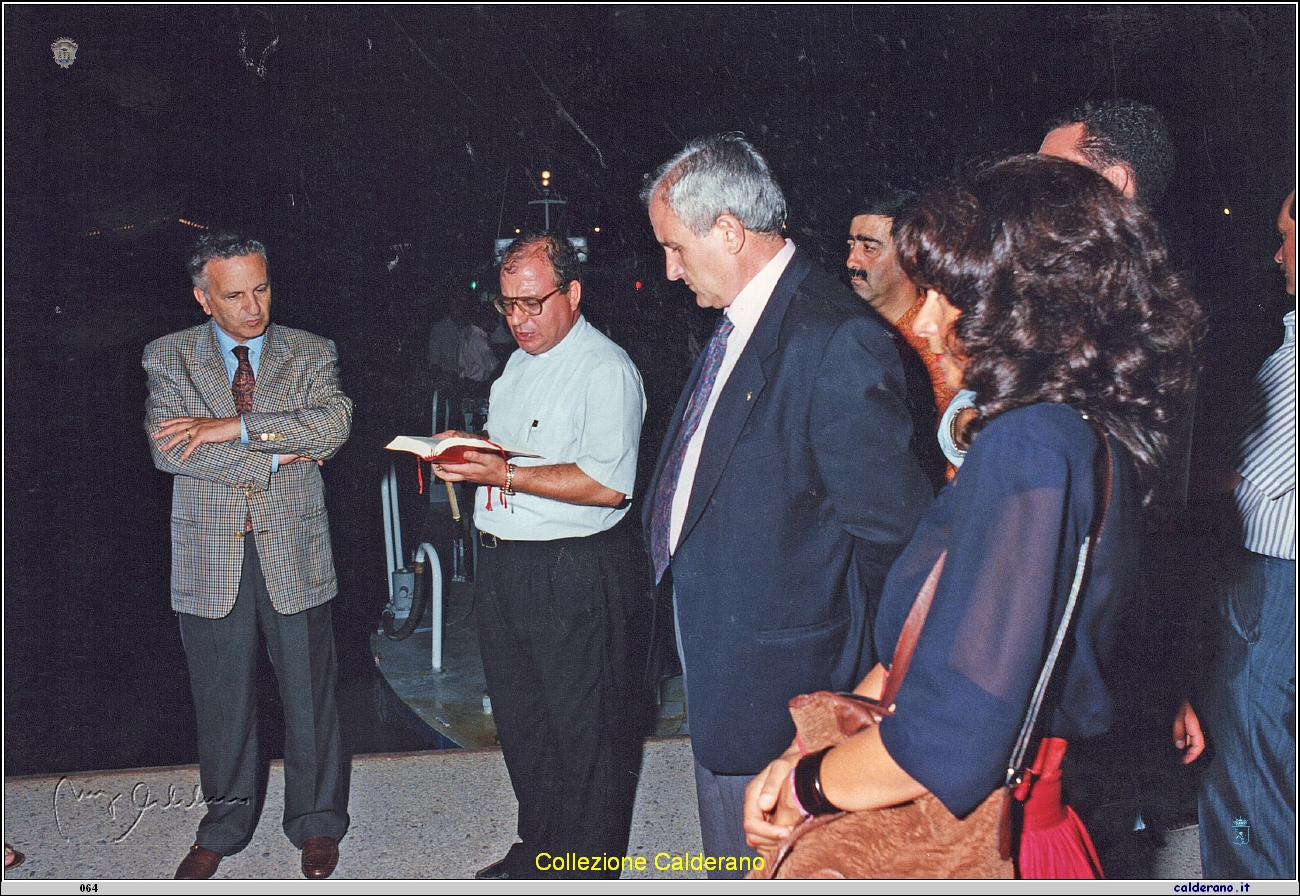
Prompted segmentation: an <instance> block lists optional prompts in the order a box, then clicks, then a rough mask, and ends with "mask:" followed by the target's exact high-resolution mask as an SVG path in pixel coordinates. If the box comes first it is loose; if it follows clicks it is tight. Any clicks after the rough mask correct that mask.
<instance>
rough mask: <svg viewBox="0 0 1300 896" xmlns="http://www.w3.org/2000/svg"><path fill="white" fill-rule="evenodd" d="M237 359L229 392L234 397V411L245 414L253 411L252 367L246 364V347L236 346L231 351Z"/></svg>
mask: <svg viewBox="0 0 1300 896" xmlns="http://www.w3.org/2000/svg"><path fill="white" fill-rule="evenodd" d="M231 351H233V352H234V353H235V357H236V358H238V359H239V366H238V367H237V368H235V379H234V381H233V382H231V384H230V391H231V393H232V394H233V395H234V396H235V410H236V411H238V412H239V413H241V414H247V413H248V412H249V411H251V410H252V409H253V386H254V385H255V382H256V381H255V380H254V379H253V365H252V364H250V363H248V346H246V345H237V346H235V347H234V348H233V349H231Z"/></svg>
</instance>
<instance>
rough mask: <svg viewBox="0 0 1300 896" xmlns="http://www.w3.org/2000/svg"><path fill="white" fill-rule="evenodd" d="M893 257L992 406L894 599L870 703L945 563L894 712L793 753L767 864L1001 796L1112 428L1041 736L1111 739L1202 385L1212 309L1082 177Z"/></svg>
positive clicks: (974, 187)
mask: <svg viewBox="0 0 1300 896" xmlns="http://www.w3.org/2000/svg"><path fill="white" fill-rule="evenodd" d="M896 244H897V246H898V253H899V259H900V262H901V264H902V267H903V269H904V271H905V272H906V273H907V275H908V277H910V278H911V279H912V281H913V282H915V283H916V284H917V286H919V287H920V288H922V289H924V290H925V291H926V301H925V304H924V306H923V308H922V311H921V313H920V315H918V317H917V320H916V322H915V324H914V328H915V330H916V332H917V333H918V335H921V336H923V337H925V338H927V339H929V341H930V347H931V349H932V350H933V351H934V353H935V354H936V355H937V356H938V358H939V362H940V364H941V366H942V367H943V369H944V372H945V374H946V375H947V380H948V385H949V386H951V387H952V388H954V389H956V388H959V387H963V386H964V387H966V388H969V389H973V390H974V391H975V392H976V393H977V394H978V396H979V399H978V409H979V413H980V416H979V420H978V422H977V423H976V424H975V425H974V431H975V435H974V438H973V441H972V443H971V446H970V448H969V451H968V453H967V456H966V462H965V464H964V465H963V466H962V468H961V470H960V472H959V473H958V474H957V477H956V478H955V479H954V480H953V482H952V483H951V484H950V485H949V486H948V487H947V488H945V489H944V490H943V491H942V492H941V493H940V495H939V496H938V498H937V499H936V500H935V502H934V504H933V505H932V506H931V508H930V510H929V511H928V512H927V514H926V516H925V517H924V519H922V521H921V523H920V525H919V526H918V528H917V530H916V533H915V535H914V536H913V538H912V540H911V542H910V543H909V545H908V547H907V548H906V549H905V550H904V552H903V553H902V555H900V557H899V558H898V560H897V561H896V562H895V564H894V566H893V567H892V569H891V570H890V573H889V577H888V579H887V581H886V583H885V587H884V592H883V595H882V597H881V602H880V611H879V615H878V617H877V620H876V626H875V633H876V635H875V636H876V649H877V651H878V653H879V655H880V656H881V657H882V664H881V665H879V666H877V667H876V668H875V669H874V670H873V671H872V672H871V673H870V674H869V675H868V676H867V677H866V679H864V680H863V682H862V683H861V684H860V685H859V686H858V688H857V689H856V690H857V693H859V694H862V695H864V696H869V697H872V698H879V697H880V695H881V693H882V689H883V686H884V683H885V680H886V676H887V671H886V670H887V669H888V668H889V666H890V665H891V663H892V662H893V659H894V657H893V654H894V649H895V645H896V643H897V642H898V639H899V634H900V631H901V630H902V629H903V624H904V619H905V617H906V616H907V614H908V612H909V610H910V609H911V607H912V604H913V601H914V599H915V598H916V595H917V593H918V592H919V591H920V590H921V588H922V585H923V583H924V582H925V580H926V577H927V575H928V574H929V573H930V571H931V569H932V567H934V565H935V562H936V560H938V558H939V557H940V555H941V554H942V553H943V552H944V551H947V558H946V564H945V565H944V566H943V567H942V574H941V576H940V577H939V579H938V586H937V590H936V591H935V593H934V598H933V603H932V605H931V608H930V611H929V615H928V617H927V619H926V621H925V623H924V628H923V629H922V630H921V633H920V637H919V639H918V641H917V642H916V647H915V652H914V654H913V655H912V658H911V664H910V667H909V669H908V671H907V674H906V677H905V678H904V680H903V683H902V685H901V687H899V689H898V692H897V695H896V698H895V701H894V706H895V707H896V712H895V713H894V714H892V715H887V716H885V717H884V718H883V719H882V720H880V722H879V724H877V725H875V726H873V727H870V728H868V729H866V730H864V731H862V732H861V733H859V734H857V735H855V736H853V737H851V738H849V739H847V740H845V741H843V742H841V743H840V744H839V745H838V746H835V747H833V748H831V749H829V750H828V751H824V752H821V753H810V754H809V755H808V756H806V757H802V756H801V750H800V749H799V747H798V741H796V745H795V746H792V747H791V749H790V751H788V752H787V753H786V754H785V755H783V756H781V757H780V758H778V759H776V760H774V761H773V762H772V763H771V764H770V765H769V766H768V767H767V769H765V770H764V771H763V772H761V773H759V775H758V776H757V777H756V778H755V779H754V781H753V782H752V783H751V785H750V787H749V790H748V792H747V794H746V802H745V828H746V831H747V833H748V838H749V842H750V843H751V845H753V846H755V847H756V848H759V849H760V850H771V849H772V848H773V847H774V846H775V845H776V844H777V843H778V842H779V841H780V840H781V839H782V838H784V837H786V836H787V835H788V834H789V833H790V831H791V829H792V825H793V824H794V823H796V822H797V821H799V820H800V818H801V817H808V816H809V815H816V814H822V813H826V812H830V811H834V810H836V809H847V810H864V809H875V808H882V807H887V806H894V805H897V804H900V803H905V802H908V801H910V800H915V799H918V798H920V797H922V796H924V795H925V794H927V793H929V794H933V795H934V797H936V798H937V799H938V801H939V802H940V803H942V804H943V806H944V807H946V808H947V810H948V811H949V812H951V813H952V814H953V815H956V816H959V817H961V816H965V815H966V814H967V813H969V812H971V811H972V810H974V809H975V808H976V807H977V806H979V805H980V804H981V803H982V802H983V801H984V800H985V799H986V798H987V797H988V796H989V795H990V794H992V793H993V792H994V791H995V790H997V789H998V788H999V787H1000V786H1001V785H1002V783H1003V780H1004V777H1005V774H1006V768H1007V762H1008V758H1009V757H1010V756H1011V753H1012V749H1013V744H1014V742H1015V740H1016V739H1017V736H1018V734H1019V733H1020V728H1021V725H1022V723H1023V721H1024V719H1025V717H1026V713H1027V709H1028V706H1029V703H1030V697H1031V691H1032V690H1033V689H1034V687H1035V683H1036V681H1037V678H1038V676H1039V673H1040V671H1041V670H1042V668H1043V665H1044V658H1045V656H1046V654H1047V651H1048V648H1049V646H1050V644H1051V642H1052V639H1053V637H1054V635H1055V634H1056V631H1057V626H1058V624H1059V622H1060V620H1061V618H1062V615H1063V612H1064V609H1065V605H1066V602H1067V599H1068V597H1069V594H1070V591H1071V586H1072V583H1073V580H1074V576H1075V571H1076V560H1077V557H1078V554H1079V549H1080V545H1081V544H1082V542H1083V540H1084V538H1085V536H1086V535H1087V534H1088V532H1089V529H1090V526H1091V525H1092V523H1093V519H1094V514H1096V513H1098V512H1099V510H1100V508H1099V507H1098V506H1097V505H1098V503H1099V502H1098V494H1099V489H1098V480H1099V479H1100V478H1101V477H1100V476H1099V475H1098V474H1099V472H1100V471H1099V469H1098V468H1096V467H1095V462H1096V461H1097V459H1098V458H1101V457H1104V456H1105V455H1104V452H1103V449H1102V445H1101V441H1100V437H1099V436H1098V434H1097V431H1096V430H1095V429H1094V425H1099V426H1100V428H1101V430H1104V431H1105V433H1107V434H1108V440H1109V443H1110V446H1111V449H1112V455H1113V464H1112V478H1113V490H1112V492H1111V499H1110V503H1109V505H1108V508H1107V510H1106V517H1105V524H1104V527H1103V528H1102V531H1101V535H1100V537H1099V539H1098V541H1097V543H1096V544H1095V545H1094V548H1093V553H1092V560H1091V565H1090V567H1089V570H1090V571H1089V574H1088V577H1087V579H1086V584H1085V586H1084V588H1083V592H1082V594H1081V597H1080V599H1079V602H1078V605H1077V606H1076V608H1075V610H1074V614H1073V625H1072V628H1071V629H1070V633H1069V636H1068V638H1067V640H1066V642H1065V646H1064V649H1063V650H1062V653H1061V658H1060V660H1059V662H1058V663H1057V665H1056V667H1055V672H1054V677H1053V679H1052V687H1051V688H1050V689H1049V691H1048V694H1047V698H1046V701H1045V702H1044V704H1043V708H1042V712H1041V714H1040V716H1039V719H1040V722H1039V726H1038V729H1037V731H1038V734H1039V736H1048V735H1050V736H1057V737H1063V738H1067V739H1081V738H1088V737H1095V736H1097V735H1099V734H1102V733H1103V732H1105V731H1106V730H1107V729H1108V728H1109V727H1110V724H1111V718H1112V701H1111V696H1110V694H1109V693H1108V692H1107V689H1106V686H1105V685H1104V683H1103V680H1102V669H1103V668H1104V667H1105V665H1106V662H1107V660H1108V658H1109V655H1110V653H1111V652H1112V651H1113V649H1114V647H1115V644H1114V643H1113V641H1114V633H1115V628H1116V622H1117V621H1118V619H1119V618H1120V616H1121V614H1122V613H1123V612H1124V610H1125V609H1126V608H1127V607H1128V606H1129V605H1130V598H1131V596H1132V594H1133V591H1134V587H1135V585H1136V583H1137V569H1136V561H1137V557H1136V549H1137V545H1138V536H1139V531H1140V529H1139V527H1140V520H1139V517H1140V508H1141V505H1142V503H1143V501H1144V500H1146V499H1147V498H1148V497H1149V492H1150V488H1151V484H1152V483H1153V482H1154V479H1155V476H1154V474H1155V472H1156V470H1157V469H1158V468H1159V466H1160V465H1161V463H1162V461H1163V460H1164V458H1165V455H1166V453H1167V451H1168V450H1169V444H1170V437H1169V431H1170V424H1171V418H1172V416H1173V415H1174V414H1175V413H1176V412H1177V411H1178V410H1180V409H1182V408H1183V407H1184V406H1185V398H1186V395H1187V393H1188V390H1189V389H1190V388H1191V387H1192V384H1193V382H1194V379H1195V375H1196V372H1197V366H1196V352H1195V348H1196V344H1197V342H1198V340H1199V338H1200V334H1201V329H1202V322H1201V313H1200V310H1199V308H1198V307H1197V305H1196V303H1195V302H1194V301H1193V300H1192V298H1191V296H1190V295H1189V294H1188V292H1187V290H1186V288H1185V286H1184V285H1183V283H1182V281H1181V280H1180V279H1179V277H1178V276H1176V275H1175V274H1174V273H1173V272H1172V271H1171V270H1170V268H1169V263H1168V259H1167V256H1166V253H1165V249H1164V245H1163V242H1162V240H1161V237H1160V233H1159V229H1158V228H1157V226H1156V224H1155V222H1154V220H1153V219H1152V218H1151V217H1150V215H1149V214H1148V213H1147V212H1146V211H1145V210H1144V209H1143V208H1142V207H1141V206H1140V205H1139V204H1137V203H1134V202H1132V201H1130V200H1127V199H1125V198H1124V196H1123V195H1121V194H1120V193H1119V191H1117V190H1115V189H1114V187H1112V186H1111V185H1110V184H1109V183H1108V182H1107V181H1106V180H1104V179H1103V178H1102V177H1101V176H1100V175H1098V174H1096V173H1094V172H1093V171H1091V170H1089V169H1087V168H1084V167H1082V166H1080V165H1076V164H1073V163H1071V162H1066V161H1061V160H1057V159H1050V158H1046V157H1042V156H1020V157H1016V158H1012V159H1008V160H1006V161H1003V162H999V163H997V164H995V165H992V166H990V167H987V168H985V169H983V170H981V171H979V172H977V173H975V174H973V175H970V176H968V177H966V178H964V179H962V180H959V181H957V182H955V183H950V184H945V185H943V186H940V187H937V188H933V189H931V190H930V191H929V192H928V193H927V194H926V195H925V196H924V197H923V198H922V199H921V201H920V202H919V203H918V205H917V207H916V208H915V209H914V211H913V212H912V213H911V214H910V215H909V216H908V218H907V219H906V220H905V221H904V222H903V224H902V227H901V232H900V233H899V235H898V237H897V238H896ZM1029 755H1030V756H1031V757H1032V756H1033V753H1032V752H1031V753H1030V754H1029ZM796 767H797V770H796ZM792 771H793V773H792ZM796 792H797V793H801V794H804V795H805V797H807V795H808V794H814V795H815V799H814V800H813V801H814V802H815V803H816V805H814V806H807V805H802V804H801V803H800V801H799V799H798V797H797V796H796Z"/></svg>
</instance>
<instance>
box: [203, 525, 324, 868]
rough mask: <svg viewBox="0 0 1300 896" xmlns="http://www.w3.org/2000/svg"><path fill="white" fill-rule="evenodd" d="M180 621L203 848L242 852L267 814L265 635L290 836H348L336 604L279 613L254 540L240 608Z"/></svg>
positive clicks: (248, 546) (248, 545)
mask: <svg viewBox="0 0 1300 896" xmlns="http://www.w3.org/2000/svg"><path fill="white" fill-rule="evenodd" d="M179 616H180V629H181V641H182V642H183V643H184V645H185V657H186V660H187V662H188V664H189V670H190V690H191V692H192V693H193V695H194V709H195V713H196V715H197V717H198V740H199V780H200V782H201V783H202V785H203V797H204V801H205V803H206V806H207V814H206V815H205V816H204V817H203V820H202V821H200V822H199V830H198V834H197V835H196V836H195V841H194V842H195V843H197V844H198V845H199V846H202V847H205V848H207V849H211V850H213V851H214V852H218V853H221V854H222V855H227V856H228V855H234V854H235V853H237V852H239V851H240V850H241V849H243V848H244V847H245V846H247V845H248V841H249V840H251V839H252V837H253V831H254V830H255V829H256V827H257V820H258V817H259V816H260V815H261V811H262V803H263V801H264V800H265V798H266V789H265V782H266V771H265V769H266V765H265V761H264V760H263V759H262V757H261V755H260V752H259V749H258V740H257V651H258V630H259V629H260V630H261V632H262V634H263V636H264V637H265V639H266V648H267V652H268V653H269V654H270V657H271V664H272V666H274V668H275V675H276V678H277V680H278V683H279V686H280V702H281V703H282V704H283V706H284V724H285V738H284V741H285V742H284V754H285V755H284V779H285V780H284V832H285V834H286V836H288V838H289V840H290V842H292V843H293V845H294V846H296V847H298V848H299V849H301V848H302V844H303V843H304V842H305V841H307V840H309V839H311V838H312V837H334V838H336V839H341V838H342V837H343V835H344V834H345V833H346V832H347V829H348V822H349V819H348V812H347V805H348V777H349V767H350V761H349V759H348V757H346V756H345V755H344V754H343V740H342V734H341V731H340V728H339V718H338V709H337V707H336V705H335V701H334V687H335V680H336V678H337V676H338V670H337V661H336V659H335V654H334V627H333V621H332V617H331V614H330V605H329V604H328V603H326V604H322V605H321V606H319V607H313V608H312V609H310V610H304V611H303V612H301V613H295V614H293V615H292V616H285V615H282V614H280V613H277V612H276V611H275V608H274V607H272V606H271V597H270V595H269V594H268V593H267V590H266V579H265V578H264V577H263V575H262V563H261V560H260V559H259V558H258V555H257V546H256V544H255V543H254V541H253V536H252V534H251V533H250V534H248V535H246V536H245V540H244V565H243V570H242V572H241V575H240V580H239V593H238V595H237V596H236V598H235V606H234V609H232V610H231V611H230V613H228V614H227V615H226V616H224V617H222V618H221V619H204V618H202V617H200V616H192V615H190V614H188V613H181V614H179Z"/></svg>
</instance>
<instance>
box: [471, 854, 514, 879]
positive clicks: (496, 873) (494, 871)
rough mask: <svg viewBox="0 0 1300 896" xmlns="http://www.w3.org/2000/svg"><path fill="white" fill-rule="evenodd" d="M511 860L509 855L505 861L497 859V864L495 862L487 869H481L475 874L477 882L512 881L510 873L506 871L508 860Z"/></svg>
mask: <svg viewBox="0 0 1300 896" xmlns="http://www.w3.org/2000/svg"><path fill="white" fill-rule="evenodd" d="M509 858H510V856H509V855H507V856H506V857H505V858H504V859H497V860H496V861H495V862H493V863H492V864H491V865H488V866H487V867H486V868H480V869H479V870H477V871H475V872H474V879H475V880H510V872H509V871H507V870H506V860H507V859H509Z"/></svg>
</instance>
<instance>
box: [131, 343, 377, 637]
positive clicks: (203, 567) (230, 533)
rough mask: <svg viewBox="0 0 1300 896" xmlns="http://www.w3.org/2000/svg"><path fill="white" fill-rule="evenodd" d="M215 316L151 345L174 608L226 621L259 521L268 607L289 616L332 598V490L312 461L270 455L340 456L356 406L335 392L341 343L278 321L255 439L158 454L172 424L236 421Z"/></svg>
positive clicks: (263, 376)
mask: <svg viewBox="0 0 1300 896" xmlns="http://www.w3.org/2000/svg"><path fill="white" fill-rule="evenodd" d="M215 327H216V324H215V323H213V322H212V321H209V322H208V323H206V324H202V325H200V326H197V327H193V328H191V329H188V330H182V331H181V332H179V333H172V334H170V335H168V336H164V337H162V338H161V339H157V340H155V341H153V342H151V343H149V345H147V346H146V347H145V350H144V369H145V371H147V373H148V374H149V399H148V401H147V403H146V405H145V421H144V428H145V432H146V433H147V434H148V436H149V447H150V449H151V450H152V452H153V460H154V465H155V466H157V467H158V469H160V470H162V471H164V472H167V473H171V474H173V475H174V476H175V480H174V484H173V489H172V522H171V527H172V577H171V593H172V609H173V610H175V611H177V612H180V613H190V614H192V615H195V616H202V617H204V618H207V619H220V618H221V617H223V616H225V615H226V614H227V613H229V612H230V611H231V609H232V608H233V607H234V605H235V594H236V592H237V591H238V589H239V576H240V571H241V567H242V564H243V558H244V521H245V518H246V516H248V517H251V518H252V521H253V530H254V532H255V533H256V536H257V552H258V555H259V556H260V558H261V561H262V572H263V574H264V575H265V576H266V587H267V590H268V591H269V592H270V595H271V604H272V605H273V606H274V607H275V609H276V611H277V612H279V613H283V614H286V615H288V614H292V613H298V612H300V611H302V610H307V609H310V608H312V607H315V606H319V605H320V604H323V603H325V602H326V601H328V600H329V599H330V598H332V597H334V595H335V594H336V593H337V592H338V584H337V581H336V579H335V576H334V558H333V555H332V552H331V550H330V534H329V521H328V519H327V518H326V515H325V492H324V485H323V483H322V481H321V476H320V470H319V468H318V467H317V465H316V464H314V463H310V462H307V461H303V462H300V463H292V464H284V465H282V466H281V467H280V468H279V470H277V471H276V472H275V473H274V474H273V473H272V472H271V459H272V456H273V455H275V454H298V455H302V456H305V457H310V458H312V459H314V460H327V459H328V458H331V457H333V456H334V454H335V453H336V452H337V451H338V450H339V448H340V446H342V444H343V443H344V442H345V441H346V440H347V437H348V432H349V431H350V429H351V427H352V401H351V399H349V398H348V397H347V396H346V395H344V394H343V393H342V392H341V391H340V390H339V381H338V355H337V353H336V351H335V349H334V343H333V342H331V341H330V340H328V339H322V338H321V337H319V336H314V335H312V334H311V333H308V332H305V331H303V330H295V329H291V328H289V327H281V326H277V325H276V324H271V325H270V326H269V327H268V328H267V330H266V340H265V342H264V343H263V345H262V357H261V361H260V363H259V364H258V370H257V386H256V392H255V393H254V396H253V410H252V412H250V413H248V414H245V415H244V425H245V426H246V427H247V429H248V444H246V445H245V444H242V443H241V442H239V441H238V440H236V441H233V442H221V443H214V444H206V445H200V446H199V447H198V449H197V450H196V451H195V452H194V454H193V455H192V456H191V457H190V458H189V460H187V461H184V462H182V461H181V459H180V456H181V453H182V451H183V450H184V447H185V446H184V443H181V444H178V445H176V446H174V447H172V449H171V450H169V451H163V450H162V449H161V447H160V446H161V443H160V442H157V441H154V439H153V438H152V436H153V434H154V433H155V432H156V431H157V429H158V427H159V425H160V424H161V423H162V422H163V421H164V420H168V419H170V418H173V417H233V416H235V414H236V411H235V400H234V397H233V396H232V395H231V392H230V380H229V377H228V375H227V373H226V367H225V363H224V361H223V360H222V358H221V350H220V347H219V344H218V342H217V336H216V330H215Z"/></svg>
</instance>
